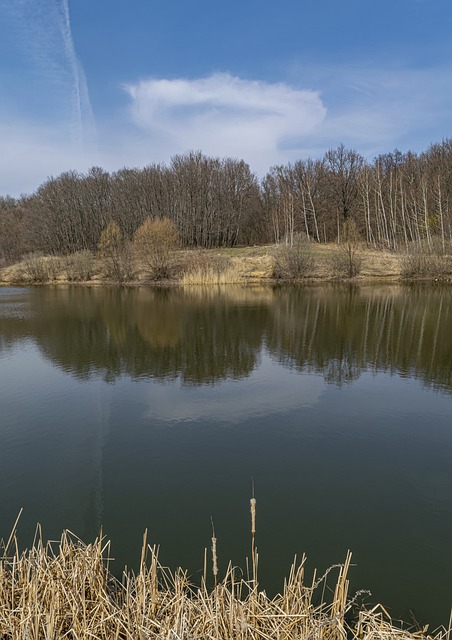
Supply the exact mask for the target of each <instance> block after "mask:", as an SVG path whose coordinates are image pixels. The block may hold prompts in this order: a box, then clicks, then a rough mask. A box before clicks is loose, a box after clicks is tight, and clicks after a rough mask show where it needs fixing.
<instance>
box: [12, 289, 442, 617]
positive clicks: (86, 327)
mask: <svg viewBox="0 0 452 640" xmlns="http://www.w3.org/2000/svg"><path fill="white" fill-rule="evenodd" d="M451 327H452V288H450V287H444V286H431V285H430V286H427V285H425V286H404V287H401V286H397V285H392V286H376V285H374V286H368V287H355V286H336V287H333V286H318V287H292V288H291V287H288V288H277V289H272V288H255V289H245V288H240V287H228V288H224V289H203V288H197V287H194V288H192V289H189V290H185V291H180V290H176V289H171V290H153V289H146V288H141V289H127V288H125V289H112V288H92V289H90V288H77V287H69V288H51V287H42V288H30V289H16V288H3V289H0V407H1V411H0V439H1V440H0V442H1V445H0V487H1V488H2V493H1V500H0V537H8V535H9V528H10V527H11V525H12V523H13V522H14V519H15V517H16V515H17V513H18V510H19V508H20V507H24V513H23V516H22V518H21V523H20V527H19V537H20V540H21V541H22V543H23V544H30V542H31V540H32V536H33V532H34V528H35V525H36V523H37V522H40V523H41V524H42V525H43V529H44V536H45V537H46V538H54V537H57V536H59V534H60V532H61V529H62V528H69V529H71V530H72V531H74V532H75V533H77V535H79V536H80V537H81V538H82V539H84V540H86V541H87V542H89V541H90V540H91V539H92V538H93V537H94V536H95V535H96V534H97V533H98V531H99V529H100V528H101V527H102V528H103V531H104V532H105V533H106V534H107V535H108V537H109V538H111V539H112V541H113V555H114V556H115V557H116V558H117V559H118V565H119V563H122V564H124V563H127V564H128V565H132V566H134V565H136V564H137V562H138V560H139V553H140V545H141V537H142V534H143V531H144V529H145V528H148V530H149V538H150V540H151V541H152V542H155V543H159V544H160V546H161V558H162V560H163V562H164V563H166V564H168V565H169V566H171V567H176V566H177V565H182V566H183V567H185V568H188V569H189V570H190V572H191V574H192V576H193V578H194V579H195V580H196V579H197V576H198V575H199V571H201V570H202V565H203V553H204V547H209V546H210V537H211V517H212V518H213V521H214V524H215V530H216V536H217V538H218V551H219V555H220V570H221V569H222V568H223V569H224V568H225V565H226V563H227V561H228V560H229V559H231V560H232V561H233V562H234V563H235V564H237V565H239V566H242V567H244V566H245V557H246V556H247V555H249V544H250V540H249V498H250V492H251V478H254V484H255V488H256V498H257V545H258V547H259V553H260V570H261V574H260V577H261V582H262V585H263V586H264V587H265V588H266V589H267V590H268V591H270V592H275V591H277V590H279V589H280V588H281V587H282V579H283V576H284V575H285V574H286V573H287V571H288V568H289V565H290V563H291V561H292V558H293V555H294V554H295V553H297V554H299V555H301V553H302V552H306V554H307V555H308V565H307V566H308V574H309V572H310V571H312V569H313V568H314V567H317V568H318V569H319V570H320V571H323V570H324V569H326V568H327V567H328V566H329V565H330V564H333V563H337V562H340V561H342V560H343V559H344V558H345V554H346V551H347V549H349V548H350V549H351V550H352V551H353V554H354V555H353V557H354V562H355V563H356V564H357V566H356V567H355V568H353V571H352V576H351V577H352V581H353V588H354V589H356V588H368V589H370V590H371V591H372V594H373V595H372V598H371V599H370V601H372V602H377V601H381V602H383V603H384V604H385V606H387V607H389V608H390V610H391V611H392V612H393V613H394V615H403V616H404V617H405V618H406V617H407V616H408V615H409V610H410V609H412V610H413V611H414V612H415V615H416V618H417V619H418V620H419V621H420V622H422V623H424V622H428V621H431V622H433V624H440V623H444V624H446V622H447V621H448V616H449V611H450V605H451V603H452V599H451V592H450V581H451V579H450V569H451V567H452V549H451V545H450V540H451V539H452V491H451V489H452V464H451V459H452V420H451V417H452V397H451V392H452V331H451ZM352 590H353V589H352Z"/></svg>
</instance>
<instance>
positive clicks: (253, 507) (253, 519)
mask: <svg viewBox="0 0 452 640" xmlns="http://www.w3.org/2000/svg"><path fill="white" fill-rule="evenodd" d="M250 505H251V533H252V534H253V535H254V534H255V533H256V498H251V500H250Z"/></svg>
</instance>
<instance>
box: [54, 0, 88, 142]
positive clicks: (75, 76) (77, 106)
mask: <svg viewBox="0 0 452 640" xmlns="http://www.w3.org/2000/svg"><path fill="white" fill-rule="evenodd" d="M59 5H60V11H61V36H62V38H63V45H64V50H65V53H66V57H67V60H68V63H69V67H70V72H71V77H72V117H73V120H72V128H73V139H74V142H77V143H80V144H82V143H83V142H84V138H85V136H84V133H85V131H84V128H85V119H86V118H89V119H90V120H92V108H91V103H90V100H89V94H88V88H87V85H86V79H85V74H84V73H83V70H82V69H81V66H80V64H79V62H78V59H77V54H76V52H75V46H74V39H73V37H72V29H71V19H70V14H69V2H68V0H59Z"/></svg>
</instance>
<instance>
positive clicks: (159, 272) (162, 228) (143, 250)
mask: <svg viewBox="0 0 452 640" xmlns="http://www.w3.org/2000/svg"><path fill="white" fill-rule="evenodd" d="M179 245H180V239H179V232H178V230H177V227H176V225H175V224H174V222H172V221H171V220H169V219H168V218H155V219H151V218H148V219H147V220H145V221H144V222H143V224H142V225H141V226H140V227H139V228H138V229H137V230H136V232H135V234H134V236H133V249H134V253H135V256H136V258H137V259H138V261H139V263H140V267H142V268H143V269H144V271H145V272H146V275H147V276H148V277H149V278H151V279H152V280H165V279H168V278H172V277H174V276H175V274H176V272H177V265H176V261H175V259H174V253H175V250H176V249H177V248H178V247H179Z"/></svg>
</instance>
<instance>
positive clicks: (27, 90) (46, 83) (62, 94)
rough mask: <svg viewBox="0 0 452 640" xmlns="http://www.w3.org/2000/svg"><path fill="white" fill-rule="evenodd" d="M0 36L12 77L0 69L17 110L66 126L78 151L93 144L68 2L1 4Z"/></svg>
mask: <svg viewBox="0 0 452 640" xmlns="http://www.w3.org/2000/svg"><path fill="white" fill-rule="evenodd" d="M0 38H2V39H3V43H2V44H3V49H4V51H6V52H7V54H8V56H9V58H10V60H11V63H12V65H11V66H12V68H14V67H15V66H16V67H17V69H18V72H17V73H16V74H11V73H9V74H8V73H7V72H6V71H0V72H1V73H2V76H1V77H0V81H1V84H2V85H3V86H4V91H5V95H8V99H9V103H10V104H12V105H14V103H15V106H16V107H17V109H16V111H17V112H19V113H20V112H21V111H22V112H23V111H25V109H26V107H27V106H28V105H34V113H30V112H28V113H27V116H28V115H31V117H32V118H33V119H34V120H35V122H38V121H39V120H40V119H41V120H43V119H44V120H45V119H46V118H47V119H48V121H49V122H51V123H52V124H53V126H55V127H56V126H63V127H64V126H65V127H66V132H67V133H69V135H70V139H71V141H72V142H73V143H74V144H75V145H76V146H77V147H78V148H80V149H82V148H83V146H84V144H86V143H87V142H92V141H93V140H92V137H93V134H94V135H95V128H94V118H93V113H92V108H91V103H90V99H89V93H88V88H87V84H86V79H85V74H84V73H83V69H82V68H81V65H80V64H79V61H78V58H77V54H76V50H75V45H74V39H73V37H72V29H71V21H70V13H69V2H68V0H39V1H38V0H14V1H13V0H0Z"/></svg>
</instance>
